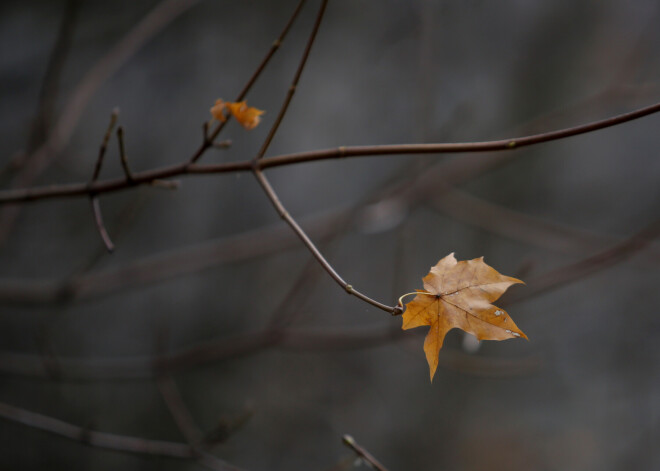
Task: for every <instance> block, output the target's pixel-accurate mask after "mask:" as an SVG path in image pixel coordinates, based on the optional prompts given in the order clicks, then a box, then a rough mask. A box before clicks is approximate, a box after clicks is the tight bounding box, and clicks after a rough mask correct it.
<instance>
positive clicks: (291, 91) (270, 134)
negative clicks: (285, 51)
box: [255, 0, 328, 159]
mask: <svg viewBox="0 0 660 471" xmlns="http://www.w3.org/2000/svg"><path fill="white" fill-rule="evenodd" d="M327 5H328V0H322V1H321V7H320V8H319V12H318V14H317V16H316V22H315V23H314V27H313V28H312V32H311V33H310V35H309V39H308V40H307V46H306V47H305V52H303V55H302V58H301V59H300V64H298V70H296V74H295V75H294V76H293V81H292V82H291V85H290V86H289V91H288V92H287V95H286V97H285V98H284V103H282V107H281V108H280V112H279V113H278V115H277V118H276V119H275V122H274V123H273V125H272V126H271V128H270V131H269V132H268V136H267V137H266V140H265V141H264V143H263V145H262V146H261V149H260V150H259V153H258V154H257V156H256V157H255V158H256V159H261V158H263V156H264V155H265V154H266V151H267V150H268V147H269V146H270V143H271V142H272V141H273V138H274V137H275V133H277V130H278V129H279V127H280V124H281V123H282V119H284V115H285V114H286V111H287V110H288V109H289V104H290V103H291V100H292V99H293V95H294V93H296V88H297V87H298V82H299V81H300V76H301V75H302V72H303V69H304V68H305V64H306V63H307V58H308V57H309V53H310V51H311V50H312V45H313V44H314V40H315V39H316V34H317V33H318V31H319V27H320V26H321V21H323V15H324V13H325V8H326V6H327Z"/></svg>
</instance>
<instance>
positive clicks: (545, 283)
mask: <svg viewBox="0 0 660 471" xmlns="http://www.w3.org/2000/svg"><path fill="white" fill-rule="evenodd" d="M659 235H660V220H656V221H655V222H653V223H651V224H649V225H648V226H646V227H645V228H644V229H642V230H641V231H639V232H638V233H637V234H634V235H633V236H632V237H630V238H628V239H627V240H625V241H623V242H621V243H619V244H617V245H615V246H614V247H612V248H610V249H608V250H605V251H604V252H600V253H598V254H596V255H593V256H590V257H587V258H584V259H582V260H579V261H577V262H575V263H570V264H568V265H565V266H563V267H560V268H557V269H555V270H552V271H550V272H548V273H544V274H543V275H541V276H538V277H536V278H534V279H532V280H530V281H529V282H528V283H527V286H526V288H527V289H525V290H522V292H521V291H515V292H514V293H520V294H514V293H512V294H511V295H508V294H507V295H505V297H504V298H503V299H504V303H503V304H512V303H516V302H520V301H524V300H526V299H529V298H531V297H534V296H538V295H539V294H542V293H545V292H547V291H550V290H553V289H557V288H559V287H561V286H564V285H566V284H569V283H572V282H574V281H577V280H580V279H582V278H585V277H587V276H589V275H592V274H594V273H596V272H598V271H600V270H604V269H606V268H609V267H611V266H613V265H615V264H617V263H620V262H622V261H624V260H626V259H628V258H629V257H631V256H633V255H634V254H636V253H637V252H639V251H640V250H642V249H644V248H646V247H648V246H649V245H650V243H651V242H652V241H653V239H655V238H657V237H658V236H659Z"/></svg>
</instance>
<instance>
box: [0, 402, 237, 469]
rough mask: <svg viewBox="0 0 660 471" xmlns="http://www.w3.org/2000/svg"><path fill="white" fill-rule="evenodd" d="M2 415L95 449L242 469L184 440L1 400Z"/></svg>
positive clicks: (221, 467)
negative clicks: (107, 427)
mask: <svg viewBox="0 0 660 471" xmlns="http://www.w3.org/2000/svg"><path fill="white" fill-rule="evenodd" d="M0 417H2V418H4V419H6V420H11V421H13V422H17V423H19V424H23V425H27V426H28V427H32V428H35V429H38V430H42V431H44V432H48V433H52V434H54V435H59V436H61V437H64V438H68V439H69V440H73V441H75V442H79V443H81V444H83V445H88V446H91V447H95V448H105V449H107V450H114V451H121V452H125V453H135V454H143V455H152V456H164V457H168V458H178V459H189V460H195V461H197V462H198V463H199V464H201V465H203V466H205V467H206V468H208V469H211V470H214V471H239V468H237V467H235V466H233V465H230V464H229V463H226V462H224V461H222V460H220V459H218V458H216V457H214V456H212V455H209V454H206V453H205V454H202V455H199V454H198V453H197V452H196V451H195V450H194V449H193V448H192V447H191V446H189V445H184V444H183V443H175V442H166V441H162V440H149V439H146V438H138V437H130V436H126V435H116V434H113V433H105V432H96V431H93V430H89V429H87V428H84V427H79V426H77V425H73V424H70V423H68V422H64V421H62V420H59V419H55V418H52V417H48V416H45V415H42V414H38V413H36V412H31V411H28V410H25V409H21V408H18V407H15V406H12V405H9V404H5V403H2V402H0Z"/></svg>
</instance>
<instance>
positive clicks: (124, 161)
mask: <svg viewBox="0 0 660 471" xmlns="http://www.w3.org/2000/svg"><path fill="white" fill-rule="evenodd" d="M117 141H118V142H119V159H120V160H121V166H122V168H123V169H124V175H125V176H126V183H128V184H133V183H134V182H135V179H134V178H133V173H132V172H131V169H130V167H129V166H128V157H126V148H125V147H124V128H123V127H122V126H119V127H118V128H117ZM152 181H153V180H152ZM150 183H151V182H150Z"/></svg>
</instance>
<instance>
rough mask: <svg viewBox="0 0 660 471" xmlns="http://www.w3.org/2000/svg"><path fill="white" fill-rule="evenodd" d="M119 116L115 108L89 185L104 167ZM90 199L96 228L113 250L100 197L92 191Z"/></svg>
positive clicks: (109, 248) (108, 246) (106, 245)
mask: <svg viewBox="0 0 660 471" xmlns="http://www.w3.org/2000/svg"><path fill="white" fill-rule="evenodd" d="M118 116H119V110H118V109H117V108H115V109H114V110H113V111H112V114H111V115H110V123H109V124H108V129H106V131H105V135H104V136H103V141H102V142H101V147H100V148H99V156H98V157H97V159H96V165H95V166H94V173H93V174H92V179H91V180H90V182H89V185H93V184H94V182H96V181H97V180H98V178H99V175H100V173H101V167H103V158H104V157H105V152H106V150H107V148H108V142H109V141H110V136H111V135H112V130H113V129H114V127H115V124H116V123H117V118H118ZM89 199H90V202H91V204H92V212H93V214H94V222H95V223H96V228H97V229H98V231H99V234H100V235H101V239H102V240H103V243H104V244H105V247H106V248H107V249H108V252H112V251H114V250H115V245H114V244H113V243H112V239H110V235H109V234H108V231H107V229H106V228H105V224H104V223H103V214H102V213H101V205H100V203H99V198H98V196H97V195H96V193H90V195H89Z"/></svg>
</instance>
